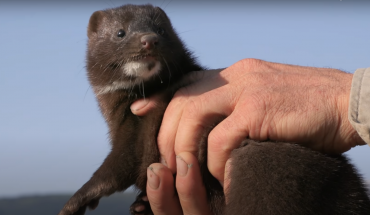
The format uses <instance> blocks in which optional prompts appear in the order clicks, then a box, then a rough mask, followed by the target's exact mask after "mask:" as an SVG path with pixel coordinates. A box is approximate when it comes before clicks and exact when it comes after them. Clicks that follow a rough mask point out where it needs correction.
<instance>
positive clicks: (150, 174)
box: [147, 166, 160, 190]
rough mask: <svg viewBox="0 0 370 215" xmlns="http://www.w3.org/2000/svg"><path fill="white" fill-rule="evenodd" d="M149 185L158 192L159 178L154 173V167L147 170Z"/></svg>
mask: <svg viewBox="0 0 370 215" xmlns="http://www.w3.org/2000/svg"><path fill="white" fill-rule="evenodd" d="M147 177H148V184H149V186H150V187H151V188H152V189H154V190H156V189H158V187H159V182H160V180H159V177H158V176H157V175H156V174H155V173H154V170H153V167H151V166H150V167H148V170H147Z"/></svg>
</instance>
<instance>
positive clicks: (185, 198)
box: [146, 152, 212, 215]
mask: <svg viewBox="0 0 370 215" xmlns="http://www.w3.org/2000/svg"><path fill="white" fill-rule="evenodd" d="M176 166H177V176H176V183H175V184H176V191H177V194H178V195H176V191H175V187H174V186H173V184H174V181H173V180H174V177H173V174H172V172H171V170H170V169H168V168H167V167H166V166H164V165H163V164H160V163H155V164H152V165H150V166H149V168H148V170H147V177H148V181H147V187H146V192H147V195H148V200H149V202H150V206H151V209H152V211H153V213H154V214H155V215H166V214H168V215H180V214H184V215H186V214H188V215H190V214H191V215H197V214H199V215H210V214H212V213H211V211H210V207H209V205H208V202H207V196H206V190H205V187H204V185H203V183H202V178H201V175H200V169H199V165H198V161H197V158H196V157H195V156H194V155H193V154H191V153H188V152H183V153H180V154H179V155H178V156H177V157H176Z"/></svg>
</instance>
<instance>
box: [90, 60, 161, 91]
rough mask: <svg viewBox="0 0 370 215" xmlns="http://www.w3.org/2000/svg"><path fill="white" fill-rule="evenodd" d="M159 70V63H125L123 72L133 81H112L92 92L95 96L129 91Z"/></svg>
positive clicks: (95, 88)
mask: <svg viewBox="0 0 370 215" xmlns="http://www.w3.org/2000/svg"><path fill="white" fill-rule="evenodd" d="M160 70H161V62H159V61H153V62H150V63H148V62H130V63H126V64H125V65H124V67H123V71H122V72H124V73H125V75H126V76H131V77H135V80H129V81H114V82H113V83H111V84H109V85H107V86H96V87H94V91H95V92H96V93H97V95H102V94H106V93H110V92H114V91H116V90H120V89H130V88H132V87H134V86H136V85H138V84H141V83H142V82H143V81H146V80H148V79H149V78H151V77H152V76H154V75H156V74H157V73H159V71H160Z"/></svg>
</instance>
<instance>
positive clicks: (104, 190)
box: [58, 150, 135, 215]
mask: <svg viewBox="0 0 370 215" xmlns="http://www.w3.org/2000/svg"><path fill="white" fill-rule="evenodd" d="M126 161H127V157H126V154H125V153H124V154H123V153H121V152H119V151H115V150H112V151H111V152H110V154H109V155H108V157H107V158H106V159H105V161H104V163H103V164H102V165H101V166H100V167H99V169H98V170H97V171H96V172H95V173H94V174H93V176H92V177H91V179H90V180H89V181H88V182H86V183H85V184H84V185H83V186H82V187H81V188H80V189H79V190H78V191H77V192H76V193H75V194H74V195H73V196H72V198H71V199H70V200H69V201H68V202H67V203H66V205H65V206H64V207H63V209H62V210H61V211H60V212H59V214H58V215H81V214H85V210H86V207H89V208H90V209H95V208H96V207H97V206H98V204H99V200H100V198H101V197H103V196H109V195H111V194H113V193H114V192H116V191H121V190H124V189H127V188H128V187H129V186H130V185H132V184H133V183H134V182H135V178H134V177H133V176H134V175H135V174H132V172H131V174H130V173H128V171H125V170H128V169H132V167H133V163H127V162H126ZM113 163H114V164H115V165H112V164H113ZM131 166H132V167H131Z"/></svg>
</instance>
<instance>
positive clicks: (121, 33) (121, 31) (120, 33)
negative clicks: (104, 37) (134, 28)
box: [117, 29, 126, 38]
mask: <svg viewBox="0 0 370 215" xmlns="http://www.w3.org/2000/svg"><path fill="white" fill-rule="evenodd" d="M125 35H126V32H125V31H124V30H122V29H121V30H119V31H118V33H117V37H120V38H122V37H124V36H125Z"/></svg>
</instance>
